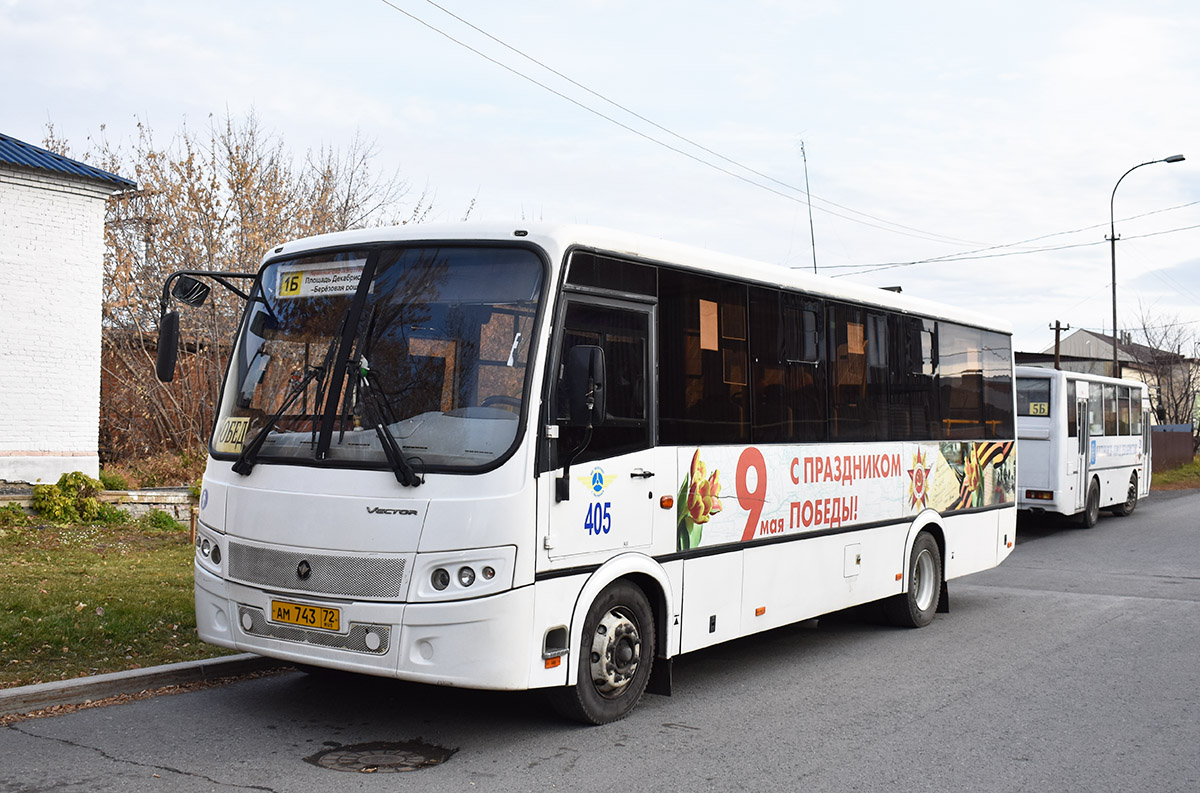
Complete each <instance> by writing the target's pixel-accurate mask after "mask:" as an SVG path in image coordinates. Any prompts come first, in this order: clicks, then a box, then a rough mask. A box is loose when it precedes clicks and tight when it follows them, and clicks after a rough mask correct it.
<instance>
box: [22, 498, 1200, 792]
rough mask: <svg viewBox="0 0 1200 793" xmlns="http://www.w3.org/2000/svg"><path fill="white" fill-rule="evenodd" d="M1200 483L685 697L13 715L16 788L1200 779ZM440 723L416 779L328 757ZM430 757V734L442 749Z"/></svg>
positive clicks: (820, 786) (741, 646) (687, 665)
mask: <svg viewBox="0 0 1200 793" xmlns="http://www.w3.org/2000/svg"><path fill="white" fill-rule="evenodd" d="M1198 571H1200V492H1195V491H1192V492H1186V493H1156V494H1154V495H1153V496H1152V497H1151V498H1150V499H1149V500H1147V501H1145V502H1143V503H1142V504H1141V505H1140V506H1139V507H1138V510H1137V512H1135V513H1134V514H1133V515H1132V516H1131V517H1128V518H1115V517H1108V516H1104V517H1102V518H1101V521H1100V523H1099V525H1098V526H1097V527H1096V528H1094V529H1091V530H1083V529H1075V528H1068V527H1055V526H1049V525H1041V524H1039V525H1032V526H1023V527H1022V530H1021V531H1020V532H1019V538H1018V545H1017V547H1016V550H1015V551H1014V553H1013V555H1012V556H1011V557H1010V558H1009V559H1008V560H1007V561H1006V562H1005V563H1004V564H1003V565H1001V566H1000V567H999V568H997V569H995V570H990V571H988V572H986V573H982V574H979V575H976V576H972V577H970V578H967V579H963V580H960V581H955V582H951V585H950V597H951V612H950V613H949V614H942V615H938V617H937V619H935V620H934V622H933V624H932V625H931V626H929V627H928V628H924V629H921V630H901V629H895V628H890V627H885V626H883V625H881V624H878V623H876V622H873V621H872V620H871V619H870V615H869V614H858V615H851V616H849V617H841V618H838V619H829V618H826V619H823V620H821V621H820V623H819V624H818V625H817V626H816V627H814V626H812V625H811V624H809V625H805V626H795V627H791V628H786V629H781V630H778V631H773V632H770V633H768V634H763V635H759V636H755V637H752V638H749V639H744V640H740V641H737V642H733V643H729V644H726V645H722V646H719V647H715V648H710V649H708V650H706V651H702V652H698V653H695V654H693V655H690V656H685V657H683V658H681V659H680V660H679V661H677V662H676V666H675V688H676V691H675V696H673V697H669V698H668V697H658V696H648V697H647V698H646V699H645V700H644V701H643V703H642V704H641V706H640V707H639V708H638V709H637V710H636V711H635V712H634V713H633V714H632V715H631V716H630V717H629V718H628V719H626V720H624V721H622V722H618V723H616V724H612V725H608V726H605V727H593V728H584V727H577V726H573V725H568V724H564V723H562V722H560V721H558V720H557V719H556V718H555V717H554V716H553V715H551V714H550V712H549V711H548V710H547V709H546V708H545V707H544V706H543V703H542V700H541V697H540V696H539V695H538V694H536V693H521V694H500V693H493V692H472V691H458V690H449V689H437V688H431V687H425V686H416V685H411V684H405V683H399V682H396V681H387V680H377V679H367V678H334V679H326V678H319V677H310V676H308V675H305V674H302V673H299V672H285V673H281V674H279V675H276V676H273V677H266V678H260V679H255V680H246V681H242V682H238V683H234V684H232V685H228V686H223V687H219V688H214V689H209V690H205V691H199V692H194V693H189V694H180V695H177V696H169V697H159V698H156V699H151V700H145V701H140V702H134V703H130V704H125V705H119V706H113V707H107V708H100V709H93V710H85V711H80V712H77V713H73V714H70V715H65V716H59V717H56V718H48V719H39V720H30V721H24V722H20V723H17V724H14V725H12V726H10V727H8V728H4V729H0V793H16V792H17V791H22V792H25V791H40V790H55V791H85V790H86V791H109V790H114V791H115V790H122V791H125V790H150V791H160V790H164V791H232V790H261V791H280V792H282V791H289V792H299V791H326V790H389V791H394V790H420V791H422V792H423V793H424V792H425V791H442V790H453V791H465V790H473V789H477V790H488V791H534V790H536V791H547V790H554V789H558V790H572V791H601V790H603V791H612V790H639V791H640V790H649V789H656V790H664V791H676V790H683V791H690V790H700V791H705V792H706V793H713V792H714V791H733V790H747V791H774V790H781V791H782V790H786V791H874V790H887V791H892V792H894V791H905V792H906V793H907V792H909V791H1039V793H1041V792H1044V791H1088V793H1103V792H1104V791H1122V793H1128V792H1129V791H1154V792H1155V793H1162V792H1164V791H1189V792H1192V791H1197V790H1200V572H1198ZM417 740H420V741H422V742H424V743H426V744H429V745H430V746H432V747H441V748H443V749H446V750H455V752H454V753H453V754H452V755H451V756H450V757H449V758H448V759H446V760H445V761H444V762H443V763H441V764H440V765H436V766H431V767H428V768H423V769H420V770H416V771H410V772H406V773H383V772H376V773H351V772H346V771H341V770H332V769H329V768H324V767H319V766H318V765H314V764H313V763H311V762H305V758H306V757H312V756H313V755H315V754H317V753H319V752H322V751H324V750H330V749H336V748H338V747H345V746H347V745H358V744H364V743H366V744H369V743H376V742H406V744H407V745H408V746H409V747H410V748H411V747H412V745H413V744H412V743H411V742H414V741H417ZM428 751H432V749H430V750H428Z"/></svg>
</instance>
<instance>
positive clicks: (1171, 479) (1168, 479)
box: [1150, 457, 1200, 490]
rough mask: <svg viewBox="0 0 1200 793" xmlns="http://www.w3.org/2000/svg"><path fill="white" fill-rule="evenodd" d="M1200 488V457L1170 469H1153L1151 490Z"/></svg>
mask: <svg viewBox="0 0 1200 793" xmlns="http://www.w3.org/2000/svg"><path fill="white" fill-rule="evenodd" d="M1192 488H1200V457H1198V458H1196V459H1194V460H1192V461H1191V462H1190V463H1188V464H1187V465H1183V466H1180V467H1179V468H1172V469H1171V470H1170V471H1155V472H1154V476H1153V478H1152V479H1151V480H1150V489H1151V490H1189V489H1192Z"/></svg>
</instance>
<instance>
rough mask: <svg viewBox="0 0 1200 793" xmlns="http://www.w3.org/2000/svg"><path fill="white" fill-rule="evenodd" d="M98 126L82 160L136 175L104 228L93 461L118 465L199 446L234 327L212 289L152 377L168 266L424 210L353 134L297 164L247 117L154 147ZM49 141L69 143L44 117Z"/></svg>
mask: <svg viewBox="0 0 1200 793" xmlns="http://www.w3.org/2000/svg"><path fill="white" fill-rule="evenodd" d="M101 130H102V134H101V137H100V138H99V139H98V140H95V141H91V149H90V150H89V152H88V154H87V155H86V156H85V157H84V159H86V160H89V161H91V162H94V163H95V164H96V165H97V166H98V167H101V168H104V169H105V170H109V171H111V172H113V173H120V174H122V175H124V176H127V177H130V178H133V179H134V180H135V181H136V182H137V184H138V189H137V190H134V191H129V192H125V193H119V194H117V195H114V196H113V197H112V198H111V199H110V200H109V202H108V209H107V216H106V222H105V257H104V268H105V281H104V306H103V378H104V382H103V384H102V388H103V397H102V400H101V439H100V442H101V455H102V456H103V457H104V458H105V459H121V458H124V457H127V456H130V455H143V454H147V453H152V452H155V451H159V450H164V449H178V448H185V447H189V446H194V445H200V444H203V443H204V442H205V441H206V440H207V436H208V429H209V428H210V427H211V423H212V417H213V412H214V410H215V406H216V403H217V400H218V398H219V394H220V385H221V378H222V377H223V375H224V371H225V362H226V360H227V357H228V352H229V350H228V344H229V341H230V336H231V335H232V329H233V327H234V326H235V324H236V321H237V318H238V317H239V316H240V313H241V310H242V305H241V301H240V300H239V299H237V298H236V296H233V295H230V294H227V293H224V290H221V289H214V290H213V293H212V297H211V298H210V300H209V302H208V303H207V304H206V305H205V306H204V308H203V309H201V310H195V309H193V310H189V311H186V312H183V313H182V315H181V323H180V339H181V347H182V352H183V354H182V355H181V357H180V366H179V370H178V374H177V377H176V379H175V381H174V382H172V383H170V384H166V385H164V384H162V383H159V382H158V381H157V380H156V379H155V377H154V357H155V350H156V344H157V338H158V321H159V308H158V307H159V297H160V295H161V290H162V285H163V281H164V280H165V279H166V277H167V276H168V275H170V274H171V273H172V272H175V271H177V270H187V269H215V270H232V271H239V272H254V271H255V270H256V269H257V267H258V263H259V261H260V259H261V257H262V255H263V253H264V251H266V250H267V249H268V248H269V246H271V245H274V244H277V243H279V242H280V241H282V240H286V239H291V238H296V237H306V236H311V235H314V234H324V233H328V232H333V231H341V230H344V229H348V228H363V227H367V226H372V225H383V224H388V223H398V222H399V223H407V222H419V221H421V220H424V219H426V218H427V217H428V215H429V213H430V211H431V204H430V200H429V197H428V192H427V191H423V192H421V194H420V195H419V196H418V197H417V198H416V200H415V201H412V200H409V193H410V188H409V185H408V183H407V182H405V181H404V180H402V179H401V178H400V177H399V174H398V172H393V173H391V174H390V175H382V176H381V175H379V174H378V173H377V172H376V158H377V154H378V152H377V150H376V148H375V145H374V144H373V143H371V142H368V141H364V140H363V139H362V137H361V136H356V137H355V138H354V140H353V142H352V143H351V145H350V146H349V147H348V148H347V149H344V150H341V149H336V148H322V149H321V150H320V151H319V152H317V153H316V154H314V153H313V152H308V153H307V155H306V156H305V157H304V158H303V159H301V160H300V164H299V165H297V164H296V159H295V158H294V157H293V156H292V154H291V152H290V151H289V149H288V148H287V146H286V145H285V143H284V140H283V138H282V137H281V136H279V135H277V134H272V133H268V132H266V131H265V130H264V129H263V127H262V125H261V124H260V122H259V120H258V118H257V116H256V115H255V114H254V113H253V112H251V113H249V114H247V115H246V116H245V117H243V118H240V119H235V118H233V117H231V116H228V115H227V116H226V117H224V118H210V123H209V127H208V130H207V131H206V133H204V134H198V133H197V132H195V131H194V130H192V129H190V128H188V127H187V126H186V125H184V126H182V127H181V128H180V129H179V131H178V132H176V134H175V135H174V137H173V138H172V140H171V141H170V143H168V144H166V145H162V144H160V143H159V142H158V141H157V140H156V139H155V137H154V134H153V132H152V130H151V129H150V127H149V126H148V125H146V124H139V125H138V127H137V133H136V137H135V138H134V139H133V140H132V141H131V142H130V144H129V145H128V147H127V148H126V147H123V146H120V145H112V144H111V143H110V142H109V141H108V140H107V139H106V138H105V137H104V135H103V128H101ZM44 143H46V146H47V148H48V149H51V150H53V151H57V152H60V153H64V154H65V153H67V152H69V151H70V148H69V146H68V144H67V142H66V141H65V140H63V139H61V138H59V137H57V136H56V135H55V132H54V128H53V125H52V124H47V134H46V140H45V141H44Z"/></svg>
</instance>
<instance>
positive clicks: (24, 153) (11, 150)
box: [0, 132, 137, 187]
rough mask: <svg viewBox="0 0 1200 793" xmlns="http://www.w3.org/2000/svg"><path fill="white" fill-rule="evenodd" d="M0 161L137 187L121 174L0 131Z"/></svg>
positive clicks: (122, 185)
mask: <svg viewBox="0 0 1200 793" xmlns="http://www.w3.org/2000/svg"><path fill="white" fill-rule="evenodd" d="M0 163H9V164H11V165H23V166H25V167H26V168H38V169H40V170H43V171H54V172H55V173H65V174H70V175H71V176H82V177H83V178H85V179H95V180H97V181H101V182H111V183H113V184H116V185H119V186H121V187H137V183H136V182H131V181H129V180H128V179H126V178H125V177H123V176H117V175H116V174H112V173H109V172H108V171H102V170H100V169H99V168H93V167H92V166H90V165H87V164H86V163H82V162H79V161H78V160H72V159H71V158H70V157H63V156H62V155H61V154H55V153H54V152H52V151H46V150H45V149H41V148H38V147H37V146H34V145H32V144H29V143H26V142H24V141H21V140H17V139H16V138H12V137H9V136H8V135H5V134H4V133H2V132H0Z"/></svg>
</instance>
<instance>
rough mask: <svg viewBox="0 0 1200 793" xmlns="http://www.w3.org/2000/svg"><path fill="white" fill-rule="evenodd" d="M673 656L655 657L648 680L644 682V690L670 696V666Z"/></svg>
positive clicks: (673, 661)
mask: <svg viewBox="0 0 1200 793" xmlns="http://www.w3.org/2000/svg"><path fill="white" fill-rule="evenodd" d="M674 663H675V659H674V658H655V659H654V666H652V667H651V668H650V680H649V681H647V683H646V691H648V692H650V693H651V694H661V695H662V696H664V697H669V696H671V666H672V664H674Z"/></svg>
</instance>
